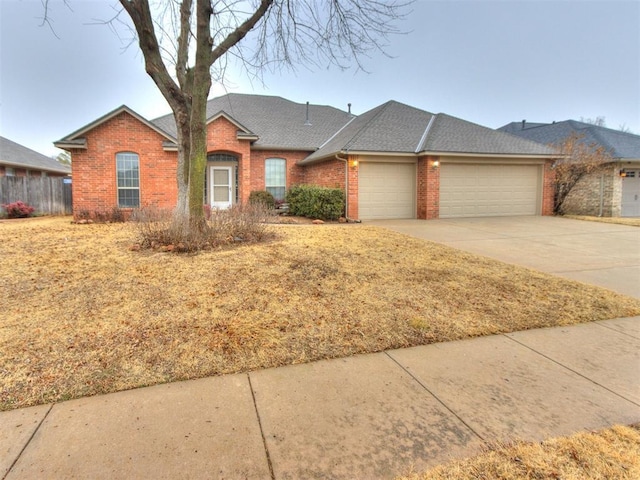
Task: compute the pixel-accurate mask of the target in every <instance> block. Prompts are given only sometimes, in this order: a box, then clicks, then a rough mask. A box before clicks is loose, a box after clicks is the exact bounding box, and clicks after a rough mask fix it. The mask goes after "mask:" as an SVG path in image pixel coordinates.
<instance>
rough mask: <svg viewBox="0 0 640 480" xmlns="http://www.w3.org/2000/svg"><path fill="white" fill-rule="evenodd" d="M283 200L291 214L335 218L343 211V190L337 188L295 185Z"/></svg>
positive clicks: (323, 218)
mask: <svg viewBox="0 0 640 480" xmlns="http://www.w3.org/2000/svg"><path fill="white" fill-rule="evenodd" d="M285 201H286V202H287V203H288V204H289V213H290V214H291V215H300V216H302V217H309V218H319V219H321V220H336V219H338V218H339V217H341V216H342V215H343V213H344V192H343V191H342V190H340V189H339V188H325V187H318V186H316V185H295V186H293V187H291V188H290V189H289V191H288V192H287V195H286V198H285Z"/></svg>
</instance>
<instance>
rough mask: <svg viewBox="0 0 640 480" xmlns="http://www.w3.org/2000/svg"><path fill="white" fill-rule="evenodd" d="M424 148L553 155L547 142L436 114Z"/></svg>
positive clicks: (426, 149)
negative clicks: (534, 140)
mask: <svg viewBox="0 0 640 480" xmlns="http://www.w3.org/2000/svg"><path fill="white" fill-rule="evenodd" d="M421 150H424V151H427V152H449V153H482V154H496V155H553V154H554V150H553V149H551V148H549V147H547V146H546V145H543V144H540V143H536V142H533V141H530V140H525V139H522V138H519V137H516V136H514V135H510V134H508V133H504V132H499V131H496V130H493V129H491V128H488V127H483V126H482V125H478V124H475V123H471V122H468V121H466V120H461V119H460V118H456V117H452V116H450V115H446V114H444V113H439V114H438V115H436V119H435V121H434V122H433V125H432V127H431V128H430V129H429V133H428V135H427V138H426V141H425V143H424V145H423V147H422V149H421Z"/></svg>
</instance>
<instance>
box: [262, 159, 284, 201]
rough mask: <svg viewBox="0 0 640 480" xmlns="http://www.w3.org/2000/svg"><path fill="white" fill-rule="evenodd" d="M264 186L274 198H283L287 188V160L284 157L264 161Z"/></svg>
mask: <svg viewBox="0 0 640 480" xmlns="http://www.w3.org/2000/svg"><path fill="white" fill-rule="evenodd" d="M264 187H265V190H266V191H267V192H270V193H271V195H273V198H275V199H276V200H284V194H285V190H286V188H287V161H286V160H285V159H284V158H267V159H266V160H265V161H264Z"/></svg>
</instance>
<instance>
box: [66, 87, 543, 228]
mask: <svg viewBox="0 0 640 480" xmlns="http://www.w3.org/2000/svg"><path fill="white" fill-rule="evenodd" d="M207 116H208V140H207V143H208V151H209V154H208V157H207V171H206V182H205V185H204V188H205V199H206V200H205V201H206V203H208V204H210V205H211V206H212V207H214V208H227V207H229V206H231V205H233V204H235V203H244V202H247V201H248V198H249V194H250V193H251V192H252V191H253V190H268V191H270V192H271V193H273V195H274V196H275V197H276V198H277V199H282V198H284V194H285V192H286V190H287V188H289V187H290V186H291V185H295V184H301V183H306V184H316V185H321V186H326V187H337V188H340V189H342V190H344V191H345V194H346V198H347V205H346V210H347V211H346V215H347V216H348V217H349V218H351V219H362V220H370V219H387V218H420V219H433V218H446V217H470V216H498V215H551V214H552V209H553V171H552V170H551V164H552V162H553V151H552V150H551V149H549V148H548V147H546V146H544V145H541V144H538V143H535V142H532V141H529V140H526V139H522V138H518V137H516V136H513V135H510V134H507V133H503V132H498V131H495V130H492V129H489V128H486V127H482V126H479V125H476V124H473V123H470V122H467V121H464V120H461V119H459V118H455V117H452V116H449V115H446V114H432V113H429V112H426V111H424V110H420V109H417V108H414V107H411V106H408V105H404V104H402V103H398V102H395V101H389V102H387V103H384V104H382V105H380V106H378V107H376V108H374V109H372V110H370V111H368V112H366V113H363V114H361V115H359V116H355V115H352V114H351V113H349V112H345V111H342V110H339V109H336V108H333V107H329V106H322V105H309V104H307V105H305V104H299V103H294V102H292V101H289V100H287V99H284V98H281V97H271V96H260V95H245V94H228V95H224V96H222V97H218V98H214V99H212V100H210V101H209V102H208V109H207ZM55 145H56V146H57V147H59V148H62V149H65V150H68V151H69V152H70V153H71V154H72V158H73V179H74V190H73V203H74V204H73V210H74V214H75V215H78V214H80V213H81V212H97V211H109V210H110V209H112V208H113V207H116V206H117V207H120V208H124V209H130V208H137V207H144V206H151V205H153V206H156V207H159V208H173V207H174V206H175V204H176V198H177V186H176V180H175V178H176V165H177V145H176V127H175V123H174V120H173V117H172V115H167V116H163V117H160V118H157V119H155V120H147V119H145V118H143V117H142V116H141V115H139V114H137V113H136V112H134V111H132V110H131V109H130V108H128V107H126V106H122V107H120V108H117V109H115V110H113V111H112V112H110V113H108V114H106V115H104V116H103V117H101V118H99V119H97V120H95V121H94V122H92V123H90V124H88V125H86V126H84V127H82V128H80V129H79V130H77V131H75V132H73V133H71V134H70V135H68V136H66V137H64V138H63V139H61V140H59V141H57V142H55Z"/></svg>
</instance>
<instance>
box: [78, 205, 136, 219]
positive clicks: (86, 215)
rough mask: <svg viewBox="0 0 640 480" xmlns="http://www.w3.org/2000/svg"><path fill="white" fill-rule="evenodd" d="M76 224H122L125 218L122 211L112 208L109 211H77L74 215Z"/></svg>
mask: <svg viewBox="0 0 640 480" xmlns="http://www.w3.org/2000/svg"><path fill="white" fill-rule="evenodd" d="M75 219H76V222H77V223H123V222H125V221H126V220H127V219H126V216H125V213H124V210H122V209H121V208H119V207H112V208H111V210H94V211H93V212H91V211H90V210H78V211H77V212H76V214H75Z"/></svg>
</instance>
